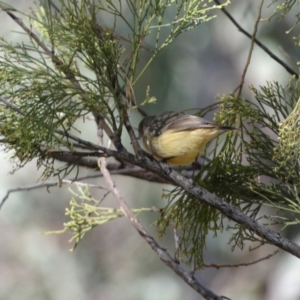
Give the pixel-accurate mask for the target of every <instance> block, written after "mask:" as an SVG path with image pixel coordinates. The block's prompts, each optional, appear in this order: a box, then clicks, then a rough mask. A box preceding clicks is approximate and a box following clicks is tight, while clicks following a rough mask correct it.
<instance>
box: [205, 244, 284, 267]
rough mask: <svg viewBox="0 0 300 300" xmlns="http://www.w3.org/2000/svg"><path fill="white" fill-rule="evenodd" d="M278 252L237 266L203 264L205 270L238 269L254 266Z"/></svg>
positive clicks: (276, 251)
mask: <svg viewBox="0 0 300 300" xmlns="http://www.w3.org/2000/svg"><path fill="white" fill-rule="evenodd" d="M278 252H279V250H278V249H277V250H275V251H274V252H273V253H271V254H269V255H266V256H264V257H262V258H259V259H256V260H254V261H250V262H248V263H239V264H224V265H217V264H203V266H204V267H205V268H216V269H221V268H238V267H247V266H251V265H255V264H257V263H259V262H261V261H264V260H267V259H269V258H271V257H273V256H274V255H276V254H277V253H278Z"/></svg>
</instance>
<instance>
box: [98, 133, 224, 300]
mask: <svg viewBox="0 0 300 300" xmlns="http://www.w3.org/2000/svg"><path fill="white" fill-rule="evenodd" d="M100 140H102V137H100ZM100 145H102V142H101V143H100ZM99 166H100V169H101V172H102V174H103V177H104V178H105V180H106V183H107V185H108V187H109V189H110V191H111V193H112V194H113V195H114V197H115V198H116V200H117V201H118V203H119V205H120V207H121V209H122V211H123V213H124V215H125V216H126V217H127V218H128V219H129V221H130V222H131V224H132V225H133V227H134V228H135V229H136V230H137V232H138V233H139V234H140V236H141V237H142V238H143V239H144V240H145V241H146V242H147V243H148V245H149V246H150V247H151V248H152V250H153V251H154V252H155V253H156V254H157V255H158V257H159V258H160V259H161V260H162V261H163V262H164V263H165V264H166V265H167V266H168V267H170V268H171V269H172V270H173V271H174V272H175V273H176V274H177V275H178V276H179V277H180V278H182V279H183V280H184V281H185V282H186V283H187V284H188V285H189V286H190V287H192V288H193V289H194V290H195V291H196V292H198V293H199V294H201V295H202V296H203V297H204V298H205V299H207V300H223V299H229V298H227V297H224V296H217V295H216V294H214V293H213V292H212V291H210V290H208V289H207V288H206V287H204V286H203V285H202V284H201V283H200V282H199V281H197V279H196V278H195V277H194V276H193V275H192V274H190V273H188V272H186V271H185V270H184V269H183V268H182V267H181V266H180V265H179V264H178V263H177V261H176V260H174V259H173V258H172V257H171V255H170V254H169V253H168V252H167V251H166V250H165V249H164V248H162V247H160V246H159V245H158V244H157V242H156V241H155V240H154V238H153V237H152V236H151V235H149V234H148V232H147V231H146V230H145V229H144V228H143V226H142V224H141V223H140V222H139V220H138V219H137V218H136V216H135V215H134V214H133V213H132V211H131V209H130V208H129V206H128V205H127V203H126V201H125V199H124V197H123V196H122V195H121V193H120V191H119V189H118V188H117V186H116V184H115V183H114V181H113V180H112V178H111V176H110V173H109V171H108V169H107V162H106V158H105V157H101V158H100V159H99Z"/></svg>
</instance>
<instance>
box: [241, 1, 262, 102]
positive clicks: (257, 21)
mask: <svg viewBox="0 0 300 300" xmlns="http://www.w3.org/2000/svg"><path fill="white" fill-rule="evenodd" d="M263 4H264V0H261V2H260V5H259V7H258V14H257V18H256V21H255V24H254V30H253V34H252V39H251V45H250V49H249V54H248V57H247V61H246V65H245V68H244V70H243V74H242V76H241V83H240V84H239V86H238V87H237V88H236V90H238V93H237V96H236V98H237V99H239V98H240V96H241V94H242V90H243V86H244V83H245V77H246V73H247V70H248V68H249V65H250V62H251V57H252V53H253V49H254V43H255V36H256V33H257V29H258V23H259V21H260V19H261V12H262V7H263Z"/></svg>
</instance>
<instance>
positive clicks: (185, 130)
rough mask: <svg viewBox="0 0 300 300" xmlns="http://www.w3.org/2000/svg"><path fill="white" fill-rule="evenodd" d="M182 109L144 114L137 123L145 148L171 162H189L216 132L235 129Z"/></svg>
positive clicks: (202, 150)
mask: <svg viewBox="0 0 300 300" xmlns="http://www.w3.org/2000/svg"><path fill="white" fill-rule="evenodd" d="M234 129H235V128H233V127H229V126H219V125H216V124H214V123H211V122H209V121H207V120H205V119H203V118H200V117H198V116H195V115H190V114H187V113H184V112H172V111H170V112H164V113H162V114H160V115H156V116H147V117H145V118H144V119H143V120H142V121H141V122H140V124H139V134H140V137H142V140H143V144H144V147H145V150H146V151H147V152H148V153H149V154H151V155H152V156H154V158H156V159H157V160H163V161H166V162H167V163H169V164H171V165H178V166H181V165H188V164H191V163H193V162H195V161H196V159H197V158H198V156H199V155H201V154H202V153H203V152H204V150H205V146H206V144H207V142H208V141H210V140H211V139H212V138H213V137H215V136H216V135H218V134H219V133H222V132H225V131H230V130H234Z"/></svg>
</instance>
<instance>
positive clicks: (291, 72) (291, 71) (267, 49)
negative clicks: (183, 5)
mask: <svg viewBox="0 0 300 300" xmlns="http://www.w3.org/2000/svg"><path fill="white" fill-rule="evenodd" d="M215 3H217V4H218V5H220V4H221V3H220V1H219V0H215ZM221 10H222V12H223V13H224V14H225V15H226V16H227V17H228V19H229V20H230V21H231V22H232V23H233V24H234V25H235V26H236V27H237V29H238V30H239V31H241V32H242V33H243V34H244V35H245V36H247V37H248V38H249V39H251V38H252V36H251V34H250V33H248V32H247V31H246V30H245V29H243V28H242V27H241V26H240V24H239V23H238V22H237V21H236V20H235V19H234V18H233V17H232V16H231V14H230V13H229V12H228V11H227V10H226V8H224V7H221ZM254 42H255V44H256V45H258V46H259V47H260V48H261V49H263V50H264V51H265V52H266V53H267V54H269V55H270V57H271V58H273V59H274V60H275V61H277V62H278V63H279V64H280V65H281V66H282V67H283V68H285V70H286V71H287V72H288V73H289V74H291V75H293V76H295V78H299V75H298V73H297V72H295V71H294V70H293V69H292V68H290V67H289V66H288V65H287V64H286V63H285V62H284V61H283V60H281V59H280V58H279V57H278V56H276V55H275V54H274V53H273V52H272V51H271V50H270V49H269V48H268V47H266V46H265V45H264V44H263V43H262V42H260V41H259V40H258V39H257V38H255V39H254Z"/></svg>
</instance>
